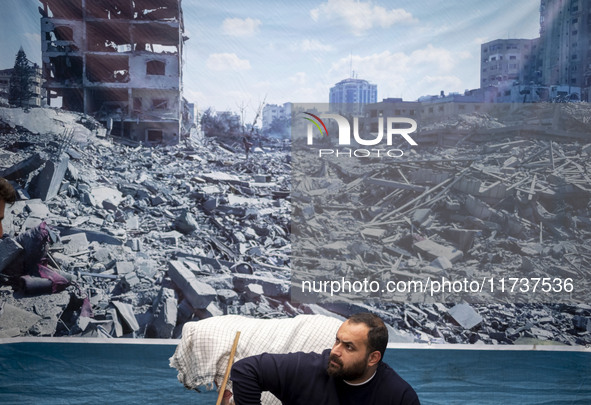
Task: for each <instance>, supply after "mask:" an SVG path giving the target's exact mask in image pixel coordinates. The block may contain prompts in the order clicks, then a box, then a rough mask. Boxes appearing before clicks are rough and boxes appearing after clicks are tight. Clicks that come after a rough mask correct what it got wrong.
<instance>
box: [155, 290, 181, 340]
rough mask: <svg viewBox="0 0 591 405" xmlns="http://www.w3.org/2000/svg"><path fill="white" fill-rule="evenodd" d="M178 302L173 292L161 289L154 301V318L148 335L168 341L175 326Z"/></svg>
mask: <svg viewBox="0 0 591 405" xmlns="http://www.w3.org/2000/svg"><path fill="white" fill-rule="evenodd" d="M177 307H178V301H177V298H176V294H175V292H174V290H172V289H170V288H164V287H163V288H161V289H160V292H159V293H158V297H156V300H155V301H154V306H153V309H152V312H153V314H154V318H153V320H152V322H151V324H150V326H149V328H150V335H152V336H153V337H156V338H163V339H170V338H171V337H172V333H173V331H174V328H175V326H176V321H177Z"/></svg>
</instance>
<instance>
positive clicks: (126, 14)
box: [40, 0, 186, 144]
mask: <svg viewBox="0 0 591 405" xmlns="http://www.w3.org/2000/svg"><path fill="white" fill-rule="evenodd" d="M40 2H41V3H42V5H43V7H42V8H40V12H41V13H42V18H41V40H42V58H43V66H42V68H43V75H44V78H45V80H46V82H45V88H46V89H47V97H48V104H49V105H52V104H56V101H57V100H56V99H58V98H59V99H61V104H62V108H64V109H68V110H72V111H79V112H83V113H85V114H89V115H92V116H94V117H95V118H96V119H98V120H99V121H101V122H102V123H104V124H105V125H106V126H107V128H108V129H109V131H110V134H111V135H112V136H118V137H122V138H127V139H130V140H133V141H136V142H147V143H154V144H157V143H176V142H178V140H179V137H180V134H181V119H182V113H183V105H182V97H181V91H182V64H181V57H182V52H183V43H184V40H185V39H186V38H185V37H184V36H183V32H184V27H183V14H182V9H181V0H158V1H156V0H40Z"/></svg>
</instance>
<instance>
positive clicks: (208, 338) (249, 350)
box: [170, 315, 342, 404]
mask: <svg viewBox="0 0 591 405" xmlns="http://www.w3.org/2000/svg"><path fill="white" fill-rule="evenodd" d="M341 324H342V320H339V319H336V318H332V317H328V316H324V315H298V316H296V317H295V318H282V319H255V318H248V317H245V316H240V315H225V316H216V317H213V318H208V319H204V320H201V321H197V322H187V323H186V324H185V325H184V326H183V334H182V338H181V341H180V343H179V344H178V346H177V348H176V350H175V353H174V355H173V356H172V357H171V358H170V366H171V367H174V368H176V369H177V370H178V376H177V378H178V380H179V381H180V382H181V383H182V384H183V385H184V386H185V387H187V388H189V389H195V388H198V387H200V386H207V387H209V388H213V382H214V381H215V382H217V383H218V384H221V382H222V380H223V378H224V373H225V372H226V368H227V366H228V360H229V358H230V352H231V350H232V344H233V343H234V337H235V336H236V332H237V331H240V339H239V341H238V346H237V349H236V354H235V356H234V361H238V360H240V359H242V358H244V357H248V356H252V355H255V354H261V353H292V352H299V351H303V352H317V353H320V352H322V351H323V350H325V349H328V348H330V347H332V345H333V343H334V340H335V336H336V333H337V330H338V328H339V327H340V326H341ZM226 388H227V389H230V390H231V382H230V381H229V382H228V386H227V387H226ZM278 403H279V402H278V401H277V400H276V399H275V397H273V396H272V395H263V404H278Z"/></svg>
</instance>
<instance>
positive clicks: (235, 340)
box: [215, 331, 240, 405]
mask: <svg viewBox="0 0 591 405" xmlns="http://www.w3.org/2000/svg"><path fill="white" fill-rule="evenodd" d="M238 339H240V331H238V332H236V336H235V337H234V344H232V351H231V352H230V358H229V359H228V367H226V374H225V375H224V380H223V381H222V385H221V386H220V393H219V394H218V400H217V402H216V403H215V405H220V404H221V403H222V399H223V398H224V391H226V384H228V377H230V370H231V369H232V363H234V355H235V354H236V348H237V347H238Z"/></svg>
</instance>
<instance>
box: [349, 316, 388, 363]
mask: <svg viewBox="0 0 591 405" xmlns="http://www.w3.org/2000/svg"><path fill="white" fill-rule="evenodd" d="M348 321H349V322H351V323H363V324H365V325H366V326H367V327H368V328H369V331H368V332H367V352H368V353H371V352H374V351H376V350H377V351H379V352H380V354H381V358H380V361H382V360H383V358H384V353H386V347H387V346H388V328H386V325H385V324H384V321H382V319H381V318H380V317H379V316H377V315H374V314H372V313H369V312H361V313H358V314H354V315H351V316H350V317H349V319H348Z"/></svg>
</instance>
